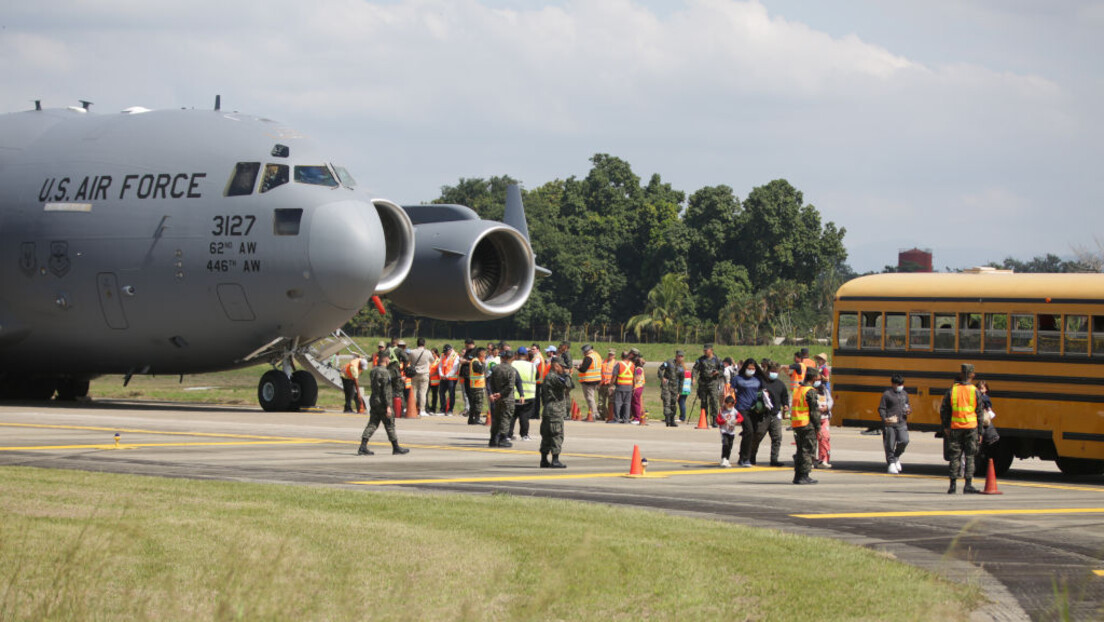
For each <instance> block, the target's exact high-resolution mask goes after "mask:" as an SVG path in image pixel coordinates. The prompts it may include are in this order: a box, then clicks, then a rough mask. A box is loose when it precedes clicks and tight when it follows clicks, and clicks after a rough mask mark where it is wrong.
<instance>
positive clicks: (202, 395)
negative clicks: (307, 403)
mask: <svg viewBox="0 0 1104 622" xmlns="http://www.w3.org/2000/svg"><path fill="white" fill-rule="evenodd" d="M357 341H358V342H359V343H360V344H361V347H363V348H364V349H365V350H366V351H368V352H373V351H375V344H376V343H377V342H378V341H379V339H378V338H361V339H358V340H357ZM460 341H461V342H462V341H463V340H460ZM445 343H446V341H443V340H442V341H440V342H429V343H428V344H427V345H428V346H429V347H438V348H440V347H442V346H444V344H445ZM448 343H451V342H448ZM453 345H457V344H453ZM512 345H515V346H516V345H520V344H512ZM545 345H546V347H547V344H545ZM581 345H582V344H577V345H576V346H574V347H573V352H572V354H573V356H574V358H575V360H576V361H578V359H579V357H580V356H581V354H580V353H579V347H578V346H581ZM634 346H635V347H637V348H639V349H640V350H641V352H642V353H643V354H644V357H645V359H646V360H648V361H650V362H653V363H658V362H660V361H665V360H667V359H669V358H673V357H674V355H675V350H676V349H678V348H684V347H686V346H679V345H676V344H654V343H653V344H621V343H615V344H601V345H600V346H597V345H596V346H595V347H596V348H598V351H599V353H601V354H602V355H603V358H605V352H606V351H607V350H608V349H610V348H614V349H616V350H617V351H618V352H619V353H620V351H621V350H622V349H628V348H630V347H634ZM794 350H795V348H794V346H732V347H722V348H720V349H718V350H717V352H716V354H717V356H718V357H720V358H722V359H723V358H724V357H726V356H731V357H732V358H733V359H736V360H743V359H745V358H748V357H751V358H754V359H756V360H760V359H762V358H764V357H767V358H772V359H774V360H776V361H780V362H782V363H786V364H788V363H790V362H791V361H792V359H793V353H794ZM814 354H815V352H814ZM699 356H701V351H700V350H687V351H686V358H687V360H688V361H689V363H690V364H693V362H694V360H696V359H697V358H698V357H699ZM268 369H270V367H269V366H268V365H256V366H253V367H247V368H244V369H235V370H231V371H226V372H218V373H211V374H196V375H186V376H184V379H183V382H181V381H180V378H179V376H135V377H134V378H132V379H131V381H130V384H129V385H128V386H126V387H123V386H122V377H118V376H109V377H103V378H98V379H96V380H93V381H92V386H91V392H90V394H91V395H92V397H93V398H96V397H99V398H112V399H141V400H158V401H169V402H202V403H215V404H239V405H253V406H255V405H256V404H257V382H258V381H259V380H260V378H261V375H262V374H263V373H264V372H265V371H267V370H268ZM647 381H648V384H647V385H646V386H645V387H644V408H645V410H646V411H647V413H648V416H649V418H651V419H658V420H662V419H663V406H662V404H661V402H660V397H659V384H658V382H659V381H658V380H657V379H656V376H655V371H654V368H649V370H648V378H647ZM197 389H198V390H197ZM695 395H696V391H695V392H694V393H692V394H691V395H690V396H689V397H688V398H687V410H688V412H687V418H688V419H689V420H690V421H691V423H697V413H696V412H692V411H694V410H697V409H700V405H695V406H694V407H693V408H691V404H692V403H693V402H694V401H695ZM457 399H458V400H459V399H460V397H457ZM575 400H576V401H577V402H579V405H580V406H581V407H582V409H583V415H584V416H585V415H586V403H585V402H583V396H582V391H581V390H576V391H575ZM343 402H344V398H343V397H342V394H341V391H339V390H337V389H335V388H333V387H329V386H328V385H326V386H320V387H319V393H318V405H319V406H320V407H321V408H325V409H327V410H341V408H342V406H343Z"/></svg>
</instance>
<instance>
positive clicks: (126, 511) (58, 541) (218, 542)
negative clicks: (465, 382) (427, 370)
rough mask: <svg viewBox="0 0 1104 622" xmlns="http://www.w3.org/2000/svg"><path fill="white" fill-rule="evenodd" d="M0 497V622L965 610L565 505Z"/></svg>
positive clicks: (941, 585)
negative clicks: (0, 503) (1, 500)
mask: <svg viewBox="0 0 1104 622" xmlns="http://www.w3.org/2000/svg"><path fill="white" fill-rule="evenodd" d="M0 497H2V498H3V499H4V503H3V505H2V506H0V620H28V619H34V620H94V619H105V620H135V619H140V620H151V619H156V620H195V619H216V620H238V619H245V620H257V619H263V620H303V619H310V620H322V619H325V620H364V619H380V620H395V619H402V620H423V619H434V620H518V619H524V620H574V619H582V620H637V619H642V618H648V619H665V620H666V619H680V620H719V619H747V620H817V621H821V620H890V619H896V620H930V619H940V620H962V619H966V618H967V617H968V612H969V611H970V610H972V609H973V608H974V607H975V606H976V605H977V604H979V599H980V596H979V593H980V592H979V590H978V589H977V588H976V587H972V586H964V585H954V584H950V583H948V582H947V581H945V580H943V579H941V578H939V577H937V576H935V575H933V574H931V573H928V572H926V571H923V570H920V569H918V568H915V567H912V566H908V565H905V564H901V563H899V562H896V561H894V560H892V559H890V558H888V557H886V556H884V555H880V554H878V553H876V552H873V551H869V550H866V549H862V548H859V547H854V546H850V545H847V544H844V543H841V542H835V541H832V540H824V539H814V538H807V537H801V536H795V535H788V534H783V533H780V532H776V531H773V530H769V529H750V528H745V527H741V526H737V525H732V524H728V523H722V522H714V521H706V520H698V519H690V518H685V517H675V516H671V515H668V514H664V513H659V512H647V511H642V510H630V509H622V508H615V507H611V506H605V505H592V504H582V503H575V502H567V501H554V500H541V499H531V498H517V497H513V496H509V495H492V496H457V495H437V494H434V495H415V494H402V493H385V492H376V491H373V492H363V491H349V490H334V489H320V488H312V487H300V486H274V485H261V484H241V483H229V482H208V481H191V480H178V479H163V478H152V477H139V476H124V475H105V474H96V473H87V472H78V471H61V470H46V469H37V468H26V467H6V468H0ZM886 603H892V606H889V607H887V606H886Z"/></svg>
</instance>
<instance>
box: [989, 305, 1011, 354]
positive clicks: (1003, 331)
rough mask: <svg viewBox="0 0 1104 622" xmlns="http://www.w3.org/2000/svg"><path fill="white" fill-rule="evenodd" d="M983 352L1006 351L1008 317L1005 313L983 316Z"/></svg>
mask: <svg viewBox="0 0 1104 622" xmlns="http://www.w3.org/2000/svg"><path fill="white" fill-rule="evenodd" d="M985 351H986V352H1007V351H1008V315H1007V314H1005V313H986V314H985Z"/></svg>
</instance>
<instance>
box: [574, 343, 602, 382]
mask: <svg viewBox="0 0 1104 622" xmlns="http://www.w3.org/2000/svg"><path fill="white" fill-rule="evenodd" d="M586 356H587V358H588V359H590V367H588V368H587V370H586V371H584V372H581V373H580V374H579V382H600V381H601V380H602V359H601V358H599V357H598V353H597V352H595V351H594V350H591V351H590V352H587V353H586Z"/></svg>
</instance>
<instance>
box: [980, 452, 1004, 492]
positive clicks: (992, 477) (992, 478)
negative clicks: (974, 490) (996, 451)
mask: <svg viewBox="0 0 1104 622" xmlns="http://www.w3.org/2000/svg"><path fill="white" fill-rule="evenodd" d="M981 494H983V495H1003V494H1004V493H1003V492H1001V491H999V490H997V470H996V468H994V467H993V459H992V458H989V472H988V473H987V474H986V475H985V490H983V491H981Z"/></svg>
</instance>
